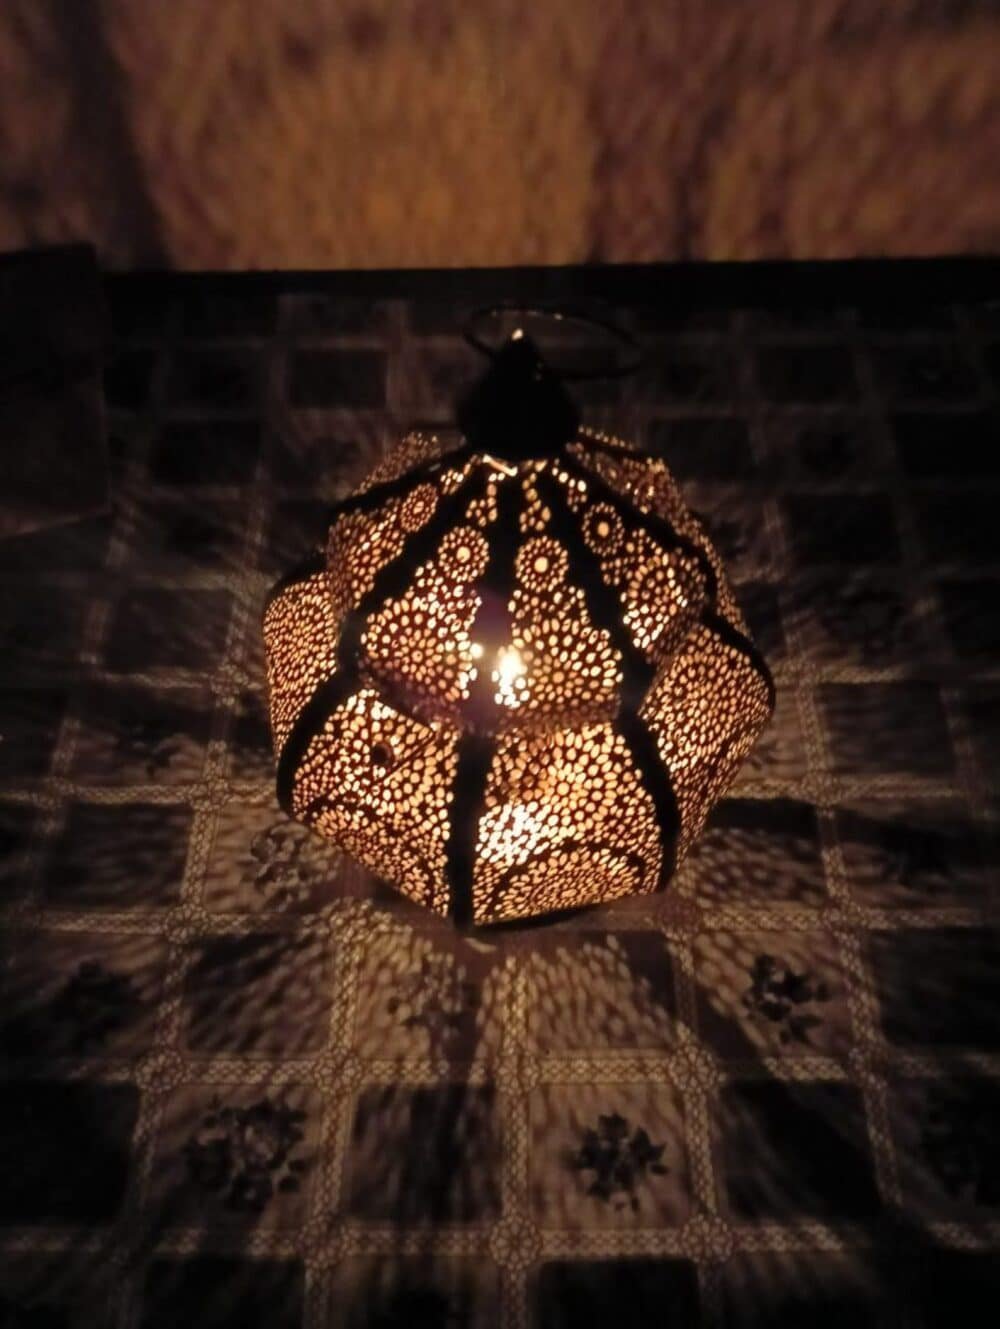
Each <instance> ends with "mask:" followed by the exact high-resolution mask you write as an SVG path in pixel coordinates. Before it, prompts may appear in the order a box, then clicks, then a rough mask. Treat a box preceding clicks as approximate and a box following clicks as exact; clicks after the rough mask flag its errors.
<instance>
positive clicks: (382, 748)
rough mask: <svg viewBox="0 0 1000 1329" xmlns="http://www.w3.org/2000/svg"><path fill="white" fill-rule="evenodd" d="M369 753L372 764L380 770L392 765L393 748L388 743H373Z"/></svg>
mask: <svg viewBox="0 0 1000 1329" xmlns="http://www.w3.org/2000/svg"><path fill="white" fill-rule="evenodd" d="M369 755H370V756H371V759H372V765H373V766H377V767H378V768H379V770H383V771H385V770H388V769H389V767H390V766H391V765H392V748H391V747H390V746H389V744H388V743H384V742H383V743H373V744H372V747H371V753H370V754H369Z"/></svg>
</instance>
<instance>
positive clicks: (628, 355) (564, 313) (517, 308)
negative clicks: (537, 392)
mask: <svg viewBox="0 0 1000 1329" xmlns="http://www.w3.org/2000/svg"><path fill="white" fill-rule="evenodd" d="M503 315H520V316H522V317H523V318H525V319H532V318H543V319H550V320H552V322H554V323H557V324H564V325H566V326H569V325H577V326H578V327H581V328H586V329H589V330H590V331H594V330H595V329H596V331H598V332H599V333H602V334H603V335H604V337H605V338H607V340H608V343H609V344H610V346H611V347H613V350H614V351H615V352H617V353H618V354H619V355H620V354H621V353H622V351H623V350H624V352H625V359H624V361H622V362H620V363H617V364H614V363H609V364H608V365H606V366H604V365H601V366H598V367H597V368H586V369H584V368H576V369H574V368H572V367H568V368H561V367H560V366H559V365H558V364H554V363H552V362H551V361H550V360H549V359H548V353H546V360H548V363H549V368H550V369H551V370H552V372H553V374H555V375H556V377H557V378H561V379H564V380H565V381H566V382H568V383H587V382H593V381H595V380H597V379H605V378H627V377H628V376H629V375H630V374H634V373H635V372H636V370H638V369H639V368H640V367H641V365H642V362H643V353H642V347H641V346H640V345H639V343H638V341H637V340H636V339H635V337H633V336H632V334H631V333H630V332H626V330H625V329H624V328H621V327H619V326H618V325H617V324H616V323H612V322H611V321H610V319H605V318H599V317H597V316H596V315H595V314H592V313H591V312H590V311H589V310H585V309H579V308H575V307H573V306H570V305H564V304H551V305H546V304H524V303H522V302H520V301H508V300H501V301H498V302H497V303H495V304H491V305H480V306H479V308H478V309H474V310H473V311H472V313H471V314H470V315H469V316H468V318H467V319H466V320H465V323H464V324H463V325H462V336H463V337H464V338H465V340H466V342H467V343H468V344H469V345H470V346H471V347H472V348H473V349H474V350H476V351H479V353H480V354H481V355H485V356H487V357H488V358H489V359H491V360H492V359H494V358H495V357H496V356H497V354H498V353H499V351H500V347H501V346H502V344H503V342H504V340H505V338H503V337H500V338H499V339H498V340H493V341H491V340H489V338H488V337H487V336H486V334H485V331H482V330H480V327H481V325H482V324H483V323H484V321H485V320H487V319H499V318H501V317H502V316H503ZM542 349H543V350H544V349H546V348H542ZM568 350H570V352H572V347H568Z"/></svg>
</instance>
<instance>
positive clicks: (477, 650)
mask: <svg viewBox="0 0 1000 1329" xmlns="http://www.w3.org/2000/svg"><path fill="white" fill-rule="evenodd" d="M469 654H470V655H471V656H472V658H473V660H481V659H482V658H483V646H482V642H478V641H474V642H473V643H472V645H471V646H470V647H469Z"/></svg>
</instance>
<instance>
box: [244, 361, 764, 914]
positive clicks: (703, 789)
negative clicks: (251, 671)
mask: <svg viewBox="0 0 1000 1329" xmlns="http://www.w3.org/2000/svg"><path fill="white" fill-rule="evenodd" d="M459 423H460V425H461V426H462V429H463V434H464V438H463V440H462V441H461V443H460V445H459V446H457V447H454V446H453V447H452V450H451V451H447V450H446V445H445V444H443V443H442V442H441V441H439V440H438V439H437V438H435V437H432V436H426V435H421V434H412V435H408V436H407V437H406V438H404V439H403V440H402V442H401V443H400V445H399V446H398V447H397V449H396V450H395V451H394V452H393V453H392V454H391V455H390V456H389V457H388V458H387V460H386V461H385V462H383V463H382V465H381V466H380V467H379V468H378V470H377V471H376V472H375V473H374V474H373V475H372V476H371V477H370V479H369V480H368V482H367V483H366V485H365V487H363V488H362V489H361V491H360V492H358V493H357V494H355V495H354V496H352V497H351V498H349V499H347V500H346V501H345V502H343V503H342V504H340V505H339V506H338V508H336V509H335V510H334V513H333V514H332V524H331V526H330V533H329V539H328V543H327V548H326V550H325V551H324V553H323V555H322V557H319V556H317V557H316V558H314V559H313V560H312V561H310V562H308V563H306V564H304V565H303V566H302V567H300V568H299V569H298V570H296V572H294V573H292V574H290V575H289V576H288V577H286V578H285V579H283V581H282V582H280V583H279V584H278V586H276V587H275V588H274V590H273V591H272V593H271V596H270V598H269V601H268V604H267V606H266V609H265V614H264V635H265V642H266V646H267V655H268V680H269V686H270V694H271V717H272V725H273V729H274V739H275V748H276V751H277V753H278V757H279V759H278V794H279V798H280V800H281V802H282V804H283V806H284V807H285V809H286V810H287V811H288V812H289V814H290V815H292V816H293V817H296V818H298V819H300V820H302V821H304V822H306V823H307V824H309V825H311V826H312V827H314V828H315V829H316V830H317V831H318V832H320V833H321V834H323V835H326V836H328V837H330V838H331V839H332V840H334V841H336V842H337V843H338V844H339V845H341V846H342V847H343V848H344V849H346V850H347V851H349V852H350V853H352V854H354V855H355V856H356V857H357V858H359V859H360V860H361V861H362V862H363V863H365V864H366V865H367V866H368V867H369V868H371V869H372V870H373V871H375V872H376V873H378V874H379V875H381V876H383V877H385V878H387V879H388V880H389V881H391V882H393V883H394V884H395V885H396V886H397V887H398V889H399V890H400V891H401V892H403V894H405V895H407V896H409V897H410V898H412V899H414V900H417V901H419V902H421V903H423V904H426V905H428V906H430V907H431V908H433V909H436V910H438V911H439V912H441V913H448V914H450V915H451V916H452V917H453V918H455V919H456V921H458V922H460V923H463V924H466V923H483V922H494V921H500V920H504V919H510V918H515V917H520V916H525V915H531V914H539V913H545V912H548V911H551V910H556V909H565V908H569V907H573V906H577V905H583V904H587V903H595V902H598V901H606V900H610V899H613V898H615V897H617V896H620V895H624V894H627V893H630V892H648V891H654V890H657V889H658V888H660V887H662V886H663V885H665V883H666V882H667V881H668V879H669V877H670V875H671V873H672V872H673V870H674V868H675V866H676V865H677V863H678V862H679V860H680V859H681V857H682V856H683V854H684V853H685V852H686V851H687V849H688V847H689V845H690V844H691V841H692V839H693V838H694V837H695V836H696V835H697V834H698V832H699V831H700V829H701V827H702V825H703V823H704V820H705V817H706V815H707V813H708V811H709V809H710V808H711V806H712V805H713V803H714V802H715V801H716V800H717V799H718V798H719V796H720V795H721V794H722V793H723V791H724V790H725V789H726V787H727V786H728V785H729V783H730V781H731V780H732V778H733V777H734V775H735V774H736V771H737V769H738V767H739V765H740V763H741V762H742V760H743V758H744V757H745V756H746V754H747V753H748V752H749V750H750V748H751V746H752V745H753V743H754V742H755V740H756V738H757V736H758V735H759V734H760V732H761V730H762V729H763V727H764V725H765V724H766V722H767V719H768V717H769V715H770V712H771V709H772V707H773V700H774V695H773V686H772V683H771V680H770V675H769V673H768V671H767V667H766V665H765V664H764V662H763V661H762V660H761V658H760V656H759V655H758V653H757V652H756V650H755V649H754V647H753V645H752V644H751V642H750V640H749V637H748V635H747V629H746V625H745V623H744V621H743V618H742V616H741V614H740V611H739V609H738V608H737V606H736V603H735V601H734V599H733V597H732V594H731V592H730V590H729V588H728V586H727V584H726V580H725V576H724V573H723V570H722V568H721V566H720V563H719V559H718V556H717V554H716V552H715V550H714V549H713V548H712V545H711V544H710V542H709V540H708V538H707V536H706V534H705V531H704V530H703V528H702V526H701V525H700V523H699V522H698V521H697V520H696V519H695V518H694V517H693V516H692V514H691V513H690V512H689V511H688V510H687V509H686V508H685V506H684V504H683V502H682V501H681V498H680V495H679V493H678V491H677V488H676V485H675V484H674V481H673V479H672V477H671V475H670V473H669V471H668V470H667V468H666V466H665V465H664V464H663V463H662V462H661V461H659V460H656V459H652V458H649V457H646V456H643V455H642V454H641V453H639V452H637V451H635V450H633V449H632V448H631V447H630V446H629V445H628V444H626V443H623V442H621V441H619V440H617V439H613V438H610V437H608V436H606V435H604V434H598V433H594V432H591V431H588V430H583V429H580V428H579V426H578V421H577V419H576V415H575V411H574V409H573V407H572V403H571V402H570V400H569V398H568V396H567V395H566V393H565V390H564V389H563V387H562V384H561V383H560V382H559V381H558V380H557V379H556V378H555V376H554V375H552V374H551V372H550V371H549V370H548V369H547V367H546V366H545V364H544V362H543V361H542V360H541V358H540V357H539V356H538V353H537V351H536V349H535V347H534V345H533V343H532V342H531V340H530V338H527V337H524V336H520V337H517V338H512V339H511V340H509V341H508V342H507V343H506V344H505V346H504V347H503V348H502V349H501V350H500V351H498V352H497V353H496V355H495V359H494V363H493V366H492V368H491V370H490V371H489V373H488V374H487V375H486V376H485V378H484V379H483V381H482V382H481V384H480V385H479V386H478V388H477V390H476V391H475V393H474V394H473V395H472V396H471V397H470V399H469V400H468V401H467V402H466V403H465V406H464V408H463V410H462V411H461V412H460V415H459Z"/></svg>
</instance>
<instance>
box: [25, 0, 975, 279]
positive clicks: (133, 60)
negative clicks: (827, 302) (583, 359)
mask: <svg viewBox="0 0 1000 1329" xmlns="http://www.w3.org/2000/svg"><path fill="white" fill-rule="evenodd" d="M998 66H1000V16H998V13H997V9H996V6H995V4H994V3H993V2H992V0H962V2H961V3H960V2H959V0H953V2H951V3H949V2H948V0H812V3H810V4H808V5H797V4H787V3H783V0H761V2H760V3H757V4H747V3H743V0H681V3H677V4H670V5H665V4H663V3H662V0H617V3H608V0H543V2H542V3H536V4H528V3H525V2H524V0H478V2H477V3H475V4H469V3H467V0H359V2H358V3H355V4H350V3H344V2H343V0H298V3H296V4H294V5H290V4H288V3H286V0H213V2H212V3H211V4H209V5H206V4H204V3H203V0H170V3H169V4H167V3H150V2H149V0H73V2H72V3H68V2H67V0H6V2H5V4H4V5H3V6H2V7H0V248H14V247H17V246H20V245H27V244H33V243H51V242H55V241H61V240H69V239H89V240H92V241H93V242H95V243H96V244H97V246H98V249H99V251H100V253H101V257H102V258H103V260H104V261H105V262H106V263H108V264H110V265H111V266H114V267H121V268H129V267H135V266H170V267H178V268H194V269H203V268H237V269H239V268H283V267H292V268H325V267H335V268H343V267H347V268H371V267H401V266H402V267H405V266H468V265H490V266H496V265H507V264H535V263H575V262H584V261H591V260H599V261H614V262H650V261H657V260H670V259H679V258H760V257H792V258H803V257H849V256H854V255H873V254H890V255H894V254H900V255H901V254H921V253H947V252H952V253H958V252H984V251H990V250H996V249H997V248H998V245H1000V184H998V177H997V173H996V170H995V162H996V160H997V154H998V147H1000V102H998V92H997V87H996V79H995V77H994V75H995V70H996V68H997V67H998Z"/></svg>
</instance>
